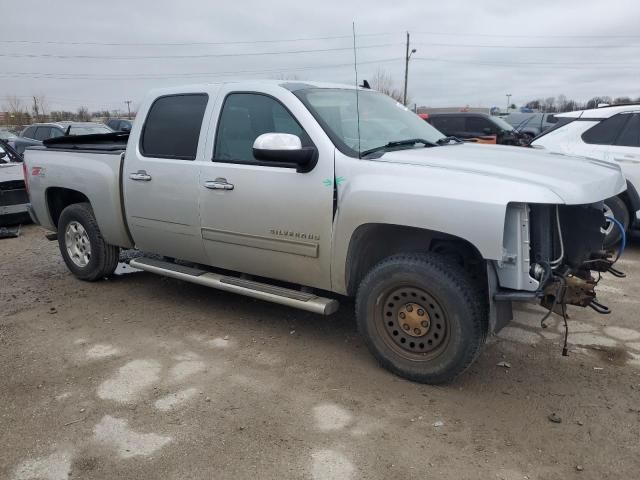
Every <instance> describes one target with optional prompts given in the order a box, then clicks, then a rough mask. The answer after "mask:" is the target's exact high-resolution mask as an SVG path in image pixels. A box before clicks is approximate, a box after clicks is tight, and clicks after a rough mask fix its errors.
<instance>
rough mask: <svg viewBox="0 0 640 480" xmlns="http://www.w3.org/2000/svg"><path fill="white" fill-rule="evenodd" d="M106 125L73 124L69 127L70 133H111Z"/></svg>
mask: <svg viewBox="0 0 640 480" xmlns="http://www.w3.org/2000/svg"><path fill="white" fill-rule="evenodd" d="M111 132H113V130H111V129H110V128H109V127H107V126H106V125H78V126H76V125H72V126H71V128H70V129H69V135H92V134H94V133H111Z"/></svg>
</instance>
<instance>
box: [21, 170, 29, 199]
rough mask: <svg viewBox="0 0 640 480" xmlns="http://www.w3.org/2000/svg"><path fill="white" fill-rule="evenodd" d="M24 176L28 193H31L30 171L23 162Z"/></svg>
mask: <svg viewBox="0 0 640 480" xmlns="http://www.w3.org/2000/svg"><path fill="white" fill-rule="evenodd" d="M22 176H23V177H24V188H25V190H26V191H27V195H29V172H28V170H27V165H26V164H25V163H24V162H22Z"/></svg>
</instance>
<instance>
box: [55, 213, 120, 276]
mask: <svg viewBox="0 0 640 480" xmlns="http://www.w3.org/2000/svg"><path fill="white" fill-rule="evenodd" d="M58 245H59V247H60V253H61V254H62V258H63V259H64V262H65V263H66V264H67V268H68V269H69V270H71V272H72V273H73V274H74V275H75V276H76V277H78V278H79V279H80V280H86V281H89V282H92V281H95V280H98V279H100V278H103V277H106V276H108V275H111V274H112V273H113V272H114V270H115V269H116V266H117V265H118V257H119V253H120V249H119V248H118V247H115V246H113V245H109V244H108V243H107V242H106V241H105V240H104V238H102V234H101V233H100V229H99V228H98V223H97V222H96V219H95V217H94V215H93V210H92V208H91V205H89V204H88V203H76V204H73V205H69V206H68V207H67V208H65V209H64V210H63V211H62V213H61V214H60V219H59V220H58Z"/></svg>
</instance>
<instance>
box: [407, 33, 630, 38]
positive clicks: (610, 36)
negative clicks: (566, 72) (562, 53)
mask: <svg viewBox="0 0 640 480" xmlns="http://www.w3.org/2000/svg"><path fill="white" fill-rule="evenodd" d="M414 33H415V34H416V35H438V36H452V37H496V38H591V39H593V38H597V39H605V38H640V35H591V34H589V35H572V34H544V35H524V34H509V33H471V32H468V33H464V32H453V33H446V32H414Z"/></svg>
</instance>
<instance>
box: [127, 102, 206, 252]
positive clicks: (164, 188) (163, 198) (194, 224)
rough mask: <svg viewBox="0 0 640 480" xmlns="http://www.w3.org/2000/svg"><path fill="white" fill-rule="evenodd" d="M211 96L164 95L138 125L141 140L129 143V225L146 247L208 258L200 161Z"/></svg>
mask: <svg viewBox="0 0 640 480" xmlns="http://www.w3.org/2000/svg"><path fill="white" fill-rule="evenodd" d="M207 101H208V96H207V94H205V93H193V94H181V95H167V96H163V97H160V98H158V99H156V100H155V101H154V103H153V105H151V107H150V109H149V113H148V114H147V117H146V119H145V123H144V126H143V127H142V129H141V130H137V129H139V128H140V127H139V126H138V125H136V131H134V136H135V135H140V143H139V144H138V145H129V146H128V148H127V152H126V158H125V162H124V171H123V172H122V176H123V180H122V183H123V188H124V196H125V205H126V216H127V224H128V225H129V229H130V231H131V234H132V236H133V238H134V240H135V244H136V247H137V248H139V249H141V250H146V251H149V252H152V253H158V254H162V255H167V256H170V257H175V258H179V259H182V260H191V261H194V262H203V263H204V260H205V256H204V250H203V247H202V237H201V234H200V215H199V212H198V194H199V189H198V175H199V166H198V162H197V160H198V159H199V157H198V156H199V155H200V156H202V155H204V146H203V147H202V148H201V149H200V151H199V149H198V145H199V138H200V136H201V130H202V124H203V118H204V112H205V109H206V106H207ZM205 130H206V129H205ZM202 135H203V136H204V135H205V134H204V133H202ZM202 143H203V144H204V142H202Z"/></svg>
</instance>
